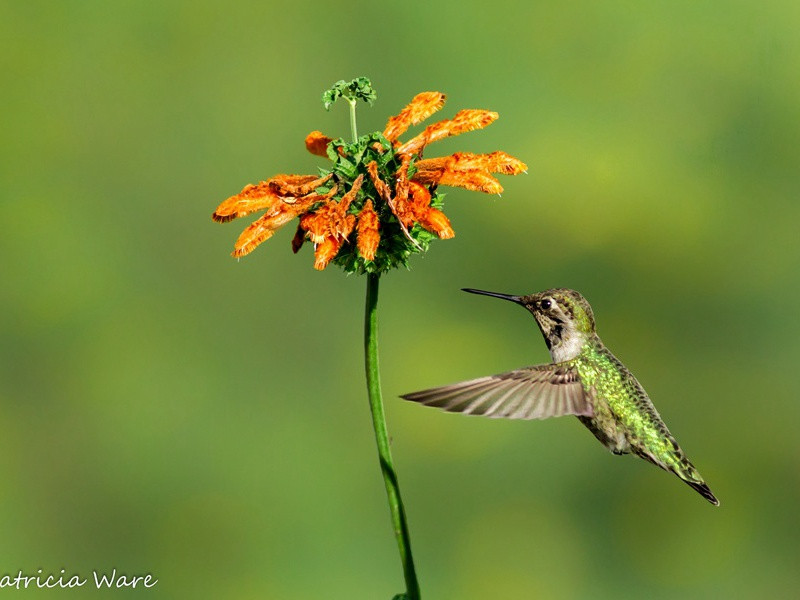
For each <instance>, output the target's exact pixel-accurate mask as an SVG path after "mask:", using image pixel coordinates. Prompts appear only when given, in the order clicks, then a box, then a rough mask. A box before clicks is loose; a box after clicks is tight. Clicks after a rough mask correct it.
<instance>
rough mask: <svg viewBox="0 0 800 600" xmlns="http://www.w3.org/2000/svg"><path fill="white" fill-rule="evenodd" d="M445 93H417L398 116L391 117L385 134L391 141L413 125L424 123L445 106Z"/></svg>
mask: <svg viewBox="0 0 800 600" xmlns="http://www.w3.org/2000/svg"><path fill="white" fill-rule="evenodd" d="M444 101H445V95H444V94H442V93H441V92H422V93H421V94H417V95H416V96H414V98H413V99H412V100H411V102H409V104H408V106H406V107H405V108H404V109H403V110H401V111H400V114H398V115H397V116H396V117H390V118H389V121H388V122H387V123H386V129H385V130H384V131H383V136H384V137H385V138H386V139H387V140H389V141H390V142H393V141H395V140H396V139H397V138H398V137H400V136H401V135H403V134H404V133H405V132H406V130H407V129H408V128H409V127H410V126H411V125H416V124H417V123H422V121H424V120H425V119H427V118H428V117H430V116H431V115H432V114H433V113H435V112H436V111H437V110H439V109H440V108H442V106H444Z"/></svg>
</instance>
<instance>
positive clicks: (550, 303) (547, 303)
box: [540, 298, 553, 310]
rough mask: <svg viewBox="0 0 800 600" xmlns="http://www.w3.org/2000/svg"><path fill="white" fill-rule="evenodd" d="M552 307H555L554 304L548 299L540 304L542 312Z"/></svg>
mask: <svg viewBox="0 0 800 600" xmlns="http://www.w3.org/2000/svg"><path fill="white" fill-rule="evenodd" d="M552 305H553V303H552V302H550V300H548V299H546V298H545V299H544V300H542V302H541V304H540V306H541V307H542V310H548V309H549V308H550V307H551V306H552Z"/></svg>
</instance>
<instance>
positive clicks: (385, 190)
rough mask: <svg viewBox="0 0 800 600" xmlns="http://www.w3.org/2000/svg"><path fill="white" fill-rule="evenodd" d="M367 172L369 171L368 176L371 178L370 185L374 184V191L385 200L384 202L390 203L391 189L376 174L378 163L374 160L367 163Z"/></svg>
mask: <svg viewBox="0 0 800 600" xmlns="http://www.w3.org/2000/svg"><path fill="white" fill-rule="evenodd" d="M367 172H368V173H369V178H370V179H371V180H372V185H374V186H375V191H377V192H378V194H380V197H381V199H382V200H383V201H384V202H386V204H390V203H391V202H392V190H390V189H389V186H388V185H386V183H385V182H384V181H383V180H382V179H381V178H380V176H379V175H378V163H377V162H375V161H374V160H373V161H372V162H371V163H369V164H368V165H367Z"/></svg>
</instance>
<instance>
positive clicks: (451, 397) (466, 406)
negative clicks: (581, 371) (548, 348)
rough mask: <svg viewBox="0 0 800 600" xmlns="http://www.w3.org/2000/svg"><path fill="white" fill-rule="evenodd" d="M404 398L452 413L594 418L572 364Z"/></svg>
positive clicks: (531, 369) (532, 369)
mask: <svg viewBox="0 0 800 600" xmlns="http://www.w3.org/2000/svg"><path fill="white" fill-rule="evenodd" d="M401 398H403V399H405V400H411V401H412V402H419V403H420V404H425V405H427V406H436V407H438V408H441V409H443V410H447V411H450V412H460V413H464V414H469V415H482V416H484V417H493V418H506V419H547V418H549V417H560V416H562V415H579V416H586V417H590V416H592V415H593V414H594V411H593V409H592V403H591V399H590V397H589V395H588V393H587V392H585V391H584V389H583V385H581V382H580V379H579V378H578V373H577V372H576V371H575V370H574V369H572V368H571V366H570V364H569V363H554V364H547V365H536V366H533V367H524V368H522V369H516V370H514V371H509V372H508V373H500V374H499V375H491V376H489V377H481V378H479V379H471V380H469V381H462V382H461V383H454V384H452V385H445V386H442V387H438V388H432V389H429V390H423V391H421V392H414V393H413V394H404V395H403V396H401Z"/></svg>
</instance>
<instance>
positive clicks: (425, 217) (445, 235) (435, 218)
mask: <svg viewBox="0 0 800 600" xmlns="http://www.w3.org/2000/svg"><path fill="white" fill-rule="evenodd" d="M417 220H418V221H419V224H420V225H422V226H423V227H424V228H425V229H427V230H428V231H430V232H431V233H435V234H436V235H438V236H439V237H440V238H441V239H443V240H447V239H450V238H451V237H453V236H455V234H456V233H455V231H453V228H452V227H451V226H450V219H448V218H447V216H446V215H445V214H444V213H443V212H442V211H440V210H438V209H436V208H430V207H429V208H428V209H426V210H425V211H423V212H422V214H420V215H418V218H417Z"/></svg>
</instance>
